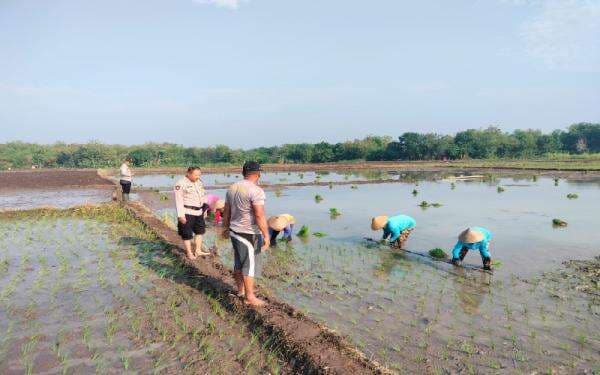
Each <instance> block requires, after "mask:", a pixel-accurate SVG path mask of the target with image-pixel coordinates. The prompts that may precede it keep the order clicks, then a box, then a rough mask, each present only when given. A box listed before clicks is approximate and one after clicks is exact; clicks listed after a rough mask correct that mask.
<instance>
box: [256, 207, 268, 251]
mask: <svg viewBox="0 0 600 375" xmlns="http://www.w3.org/2000/svg"><path fill="white" fill-rule="evenodd" d="M252 210H253V211H254V217H255V219H256V226H258V229H259V230H260V232H261V233H262V235H263V239H264V244H263V247H262V248H261V249H260V251H266V250H267V249H268V248H269V244H270V243H271V237H270V236H269V226H268V225H267V215H266V214H265V206H264V204H253V205H252Z"/></svg>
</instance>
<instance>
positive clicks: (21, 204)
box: [0, 186, 113, 211]
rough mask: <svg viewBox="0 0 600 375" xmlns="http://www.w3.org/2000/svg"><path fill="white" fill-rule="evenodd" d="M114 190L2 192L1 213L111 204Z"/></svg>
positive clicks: (0, 196)
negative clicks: (40, 208)
mask: <svg viewBox="0 0 600 375" xmlns="http://www.w3.org/2000/svg"><path fill="white" fill-rule="evenodd" d="M112 193H113V188H112V187H110V186H109V187H107V188H67V189H57V188H54V189H48V190H42V189H40V188H37V189H30V190H29V189H20V190H0V211H2V210H30V209H32V208H36V207H41V206H52V207H55V208H69V207H74V206H79V205H84V204H97V203H105V202H110V201H111V199H112Z"/></svg>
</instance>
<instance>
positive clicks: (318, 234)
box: [313, 232, 327, 237]
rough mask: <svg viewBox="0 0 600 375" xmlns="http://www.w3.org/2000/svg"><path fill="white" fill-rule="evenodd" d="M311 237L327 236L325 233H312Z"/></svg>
mask: <svg viewBox="0 0 600 375" xmlns="http://www.w3.org/2000/svg"><path fill="white" fill-rule="evenodd" d="M313 236H315V237H325V236H327V233H323V232H314V233H313Z"/></svg>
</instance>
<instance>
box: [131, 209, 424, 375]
mask: <svg viewBox="0 0 600 375" xmlns="http://www.w3.org/2000/svg"><path fill="white" fill-rule="evenodd" d="M126 208H127V209H128V210H129V211H130V212H131V213H132V214H133V215H134V216H135V217H137V218H138V219H139V220H140V221H142V222H143V223H145V224H146V225H147V226H148V227H149V228H150V229H151V230H153V231H154V232H155V233H156V234H157V235H158V236H159V237H160V238H162V239H163V240H164V241H165V242H167V243H169V244H170V245H172V249H171V250H172V251H173V253H174V254H176V255H177V256H178V257H179V258H180V261H181V262H182V263H184V264H186V265H187V272H188V273H189V274H190V275H192V276H193V277H197V278H199V279H200V280H201V281H202V283H203V284H204V285H206V286H210V288H211V289H212V290H213V292H214V293H216V294H217V295H219V298H220V300H221V301H224V302H225V303H226V305H227V306H228V308H229V309H230V310H231V311H234V312H235V313H236V314H239V316H243V317H244V318H245V319H246V320H247V321H250V322H254V323H255V324H256V326H257V327H260V328H261V329H262V332H264V333H265V334H268V335H269V336H267V337H261V339H262V340H275V341H277V342H278V343H279V346H280V347H281V349H282V351H283V355H284V356H286V357H287V358H288V359H289V360H290V361H293V363H294V367H296V368H297V369H298V368H300V369H302V372H318V373H334V374H367V373H388V372H389V371H387V370H386V369H384V368H382V367H381V366H379V364H377V363H376V362H372V361H369V360H368V359H367V358H366V357H365V356H364V355H363V354H362V353H360V352H359V351H358V350H356V349H355V348H353V347H352V346H351V345H350V344H349V343H348V342H347V341H346V340H345V339H344V338H342V337H341V336H339V335H338V334H337V333H335V332H333V331H331V330H329V329H328V328H326V327H324V326H322V325H320V324H318V323H316V322H314V321H312V320H311V319H309V318H308V317H306V316H305V315H304V314H302V313H301V312H299V311H298V310H296V309H295V308H293V307H292V306H290V305H288V304H286V303H283V302H280V301H277V300H276V299H274V298H272V297H270V296H264V295H263V296H262V297H263V298H264V299H265V300H267V302H268V306H267V307H264V308H261V309H252V308H248V307H247V306H245V305H244V304H243V303H242V302H241V301H240V300H239V299H238V298H237V297H235V294H234V289H233V285H234V282H233V278H232V275H231V272H230V271H228V270H226V269H225V268H224V267H223V265H222V264H221V263H220V262H219V260H217V259H212V258H208V259H203V260H197V261H194V262H190V261H188V260H187V259H186V258H185V256H184V255H183V251H182V250H181V249H180V248H179V245H178V244H179V242H180V241H179V238H178V236H177V234H176V233H175V231H173V230H172V229H171V228H169V227H168V226H167V225H166V224H164V223H163V222H162V221H160V220H159V219H158V218H157V217H156V216H154V214H153V213H152V212H151V211H150V210H148V209H147V208H146V207H145V206H144V205H143V204H141V203H140V202H129V203H128V204H127V205H126ZM421 370H423V371H425V370H426V369H425V368H422V369H421Z"/></svg>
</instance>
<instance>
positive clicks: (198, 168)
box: [187, 166, 200, 173]
mask: <svg viewBox="0 0 600 375" xmlns="http://www.w3.org/2000/svg"><path fill="white" fill-rule="evenodd" d="M199 170H200V167H196V166H193V167H188V170H187V173H192V172H193V171H199Z"/></svg>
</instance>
